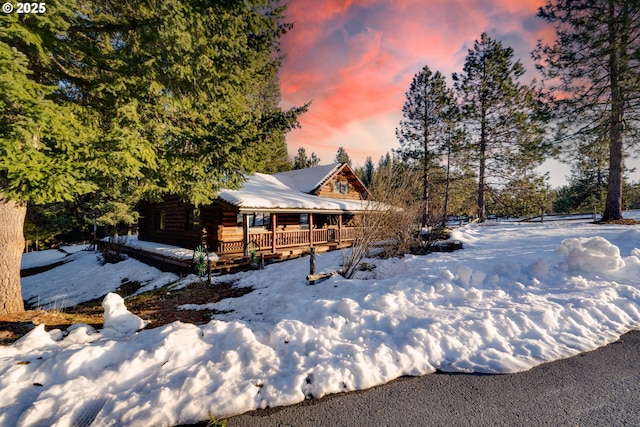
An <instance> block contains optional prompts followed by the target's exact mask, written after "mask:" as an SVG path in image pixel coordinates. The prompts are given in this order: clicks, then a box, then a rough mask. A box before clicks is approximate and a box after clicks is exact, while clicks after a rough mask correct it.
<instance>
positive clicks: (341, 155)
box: [335, 147, 351, 166]
mask: <svg viewBox="0 0 640 427" xmlns="http://www.w3.org/2000/svg"><path fill="white" fill-rule="evenodd" d="M335 162H336V163H346V164H348V165H349V166H351V157H349V154H348V153H347V150H345V149H344V147H338V151H337V152H336V158H335Z"/></svg>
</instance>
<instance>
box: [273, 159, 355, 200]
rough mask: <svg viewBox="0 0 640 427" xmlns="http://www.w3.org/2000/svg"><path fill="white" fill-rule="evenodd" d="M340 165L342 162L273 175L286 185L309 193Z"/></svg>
mask: <svg viewBox="0 0 640 427" xmlns="http://www.w3.org/2000/svg"><path fill="white" fill-rule="evenodd" d="M342 165H343V164H342V163H332V164H330V165H321V166H314V167H311V168H306V169H296V170H292V171H288V172H280V173H276V174H273V176H274V177H276V178H277V179H278V180H280V181H281V182H282V183H283V184H285V185H286V186H288V187H291V188H295V189H296V190H299V191H302V192H304V193H311V192H312V191H313V190H315V189H316V188H318V187H319V186H320V185H322V184H324V183H325V181H326V180H327V179H329V178H330V177H331V176H332V175H333V174H334V173H336V172H337V171H338V170H339V169H340V168H341V167H342Z"/></svg>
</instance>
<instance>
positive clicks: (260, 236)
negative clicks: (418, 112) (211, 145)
mask: <svg viewBox="0 0 640 427" xmlns="http://www.w3.org/2000/svg"><path fill="white" fill-rule="evenodd" d="M368 198H369V192H368V190H367V188H366V187H365V186H364V184H363V183H362V182H361V181H360V179H359V178H358V177H357V176H356V175H355V173H354V172H353V170H352V169H351V167H349V165H348V164H346V163H343V164H331V165H324V166H315V167H311V168H307V169H300V170H293V171H289V172H282V173H277V174H274V175H265V174H259V173H258V174H255V175H252V176H250V177H249V178H248V180H247V182H246V183H245V184H244V185H243V187H242V188H240V189H238V190H223V191H221V192H220V194H219V195H218V198H217V199H216V200H215V201H214V202H213V203H212V204H210V205H207V206H202V207H200V208H197V207H195V206H193V205H190V204H187V203H183V202H181V201H180V200H179V199H178V198H177V197H167V198H165V199H164V201H163V202H162V203H146V202H141V203H140V204H139V205H138V210H139V213H140V219H139V235H138V238H139V239H140V240H148V241H153V242H158V243H165V244H170V245H176V246H181V247H185V248H195V247H196V246H198V245H200V244H201V243H206V247H207V250H208V251H210V252H215V253H216V254H217V255H218V257H221V258H223V257H225V256H226V257H227V258H230V257H234V256H235V257H236V258H237V257H239V256H246V255H247V251H248V247H249V246H251V247H252V248H259V249H260V251H261V252H262V253H263V254H264V253H266V254H269V253H271V254H274V255H275V256H280V255H295V254H300V253H303V252H305V251H308V250H309V248H310V247H312V246H313V247H317V248H318V250H323V249H324V250H328V249H331V248H335V247H345V246H349V245H350V244H351V243H352V242H353V240H354V238H355V236H356V233H355V232H356V224H357V216H358V214H360V213H362V212H363V211H364V210H365V209H366V205H367V199H368Z"/></svg>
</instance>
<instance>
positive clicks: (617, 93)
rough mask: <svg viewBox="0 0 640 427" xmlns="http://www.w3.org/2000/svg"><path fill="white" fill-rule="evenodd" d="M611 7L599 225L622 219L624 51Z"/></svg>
mask: <svg viewBox="0 0 640 427" xmlns="http://www.w3.org/2000/svg"><path fill="white" fill-rule="evenodd" d="M617 25H618V23H617V22H616V20H615V14H614V8H613V3H612V2H609V43H610V47H609V49H610V53H609V68H610V79H611V113H610V115H611V116H610V128H609V138H610V139H609V181H608V184H607V202H606V205H605V208H604V213H603V214H602V221H615V220H619V219H622V162H623V148H622V120H623V111H624V110H623V109H624V106H623V101H622V92H621V87H620V83H619V77H620V76H619V75H618V72H619V71H620V67H621V64H620V58H619V57H618V55H619V54H618V50H619V49H623V47H622V46H620V43H619V40H618V34H617V30H616V28H617V27H616V26H617Z"/></svg>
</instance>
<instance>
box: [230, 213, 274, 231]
mask: <svg viewBox="0 0 640 427" xmlns="http://www.w3.org/2000/svg"><path fill="white" fill-rule="evenodd" d="M242 215H243V214H241V213H239V214H238V215H237V216H236V225H237V226H238V227H242ZM247 223H248V224H249V227H250V228H269V227H270V226H271V214H270V213H269V212H254V213H250V214H247Z"/></svg>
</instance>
